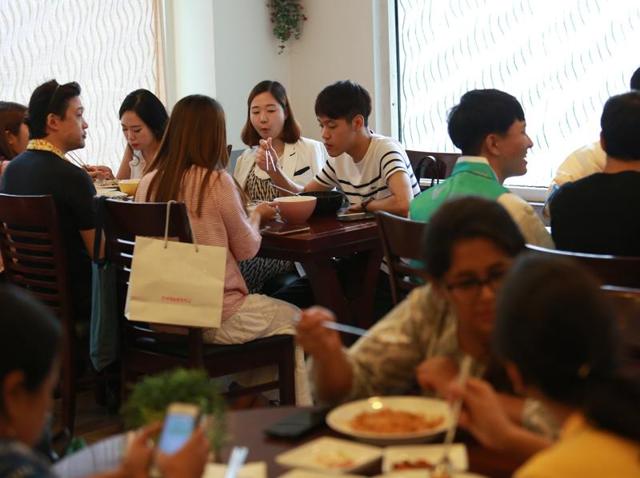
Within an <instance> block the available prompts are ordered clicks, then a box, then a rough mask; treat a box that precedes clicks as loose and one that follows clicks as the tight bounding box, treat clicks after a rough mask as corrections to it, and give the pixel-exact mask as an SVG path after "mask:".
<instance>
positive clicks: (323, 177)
mask: <svg viewBox="0 0 640 478" xmlns="http://www.w3.org/2000/svg"><path fill="white" fill-rule="evenodd" d="M332 162H333V158H329V160H328V161H327V162H326V163H325V164H324V166H323V167H322V169H321V170H320V171H318V174H316V181H318V182H319V183H320V184H322V185H324V186H326V187H328V188H334V187H339V184H338V176H337V174H336V170H335V168H334V167H333V165H332V164H331V163H332Z"/></svg>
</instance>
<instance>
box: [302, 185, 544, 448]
mask: <svg viewBox="0 0 640 478" xmlns="http://www.w3.org/2000/svg"><path fill="white" fill-rule="evenodd" d="M423 242H424V259H425V262H426V272H427V274H428V276H429V278H430V280H429V284H428V285H425V286H422V287H419V288H417V289H415V290H414V291H413V292H412V293H411V294H410V295H409V296H408V297H407V298H406V299H405V300H404V301H403V302H402V303H400V304H399V305H398V306H396V307H395V308H394V309H393V310H392V311H391V312H389V314H387V316H386V317H385V318H383V319H382V320H381V321H380V322H378V323H377V324H376V325H375V326H374V327H373V328H372V329H371V330H370V331H369V334H368V335H367V336H366V337H363V338H361V339H360V340H359V341H358V342H356V343H355V344H354V345H353V346H352V347H351V348H350V349H349V350H348V351H345V350H344V349H343V348H342V344H341V341H340V337H339V335H338V334H337V333H336V332H335V331H333V330H329V329H327V328H325V327H323V326H322V322H325V321H329V320H335V318H334V316H333V314H332V313H331V312H329V311H328V310H326V309H322V308H319V307H314V308H311V309H308V310H306V311H304V312H303V314H302V318H301V320H300V323H299V324H298V327H297V334H298V341H299V343H300V344H302V346H303V347H304V349H305V351H306V352H307V353H309V354H310V355H311V356H312V357H313V372H312V374H313V375H312V378H313V382H314V384H315V389H316V393H317V396H318V398H319V399H320V400H323V401H329V402H337V401H345V400H349V399H355V398H364V397H369V396H372V395H390V394H404V393H409V392H411V391H413V389H415V388H416V385H418V386H419V387H420V389H422V390H423V391H426V392H431V393H432V392H434V391H435V392H437V393H439V394H441V395H443V394H444V393H445V392H446V391H447V390H448V387H449V385H450V384H451V382H452V381H453V380H454V378H455V376H456V375H457V371H458V363H459V361H460V359H461V358H462V357H463V356H464V355H470V356H471V357H472V359H473V363H472V368H471V373H472V375H474V376H484V375H485V374H486V373H487V371H488V364H489V363H490V362H491V351H490V337H491V332H492V330H493V324H494V318H495V301H496V291H497V289H498V288H499V287H500V284H501V282H502V278H503V277H504V275H505V274H506V273H507V272H508V270H509V268H510V267H511V263H512V261H513V259H514V258H515V256H516V255H517V254H518V253H520V252H521V251H522V250H523V248H524V240H523V238H522V235H521V234H520V231H519V229H518V227H517V226H516V225H515V223H514V222H513V221H512V219H511V218H510V216H509V214H508V213H507V212H506V211H505V210H504V209H503V208H502V206H500V205H499V204H497V203H496V202H495V201H488V200H486V199H481V198H475V197H473V198H472V197H466V198H458V199H454V200H451V201H449V202H447V203H445V204H444V205H443V206H442V207H441V208H440V209H439V210H438V212H437V213H436V214H434V216H433V217H432V219H431V221H430V223H429V229H428V233H427V235H426V237H425V238H424V241H423ZM503 406H504V407H505V409H507V411H508V413H509V414H510V416H511V417H512V419H513V420H514V421H517V422H519V423H521V422H522V420H523V418H522V417H523V416H524V415H526V420H527V422H530V421H531V420H535V421H540V422H542V423H545V424H546V421H545V420H544V419H541V418H540V414H539V412H536V413H534V412H533V408H534V407H531V409H532V410H531V412H529V405H527V407H526V408H527V413H524V410H523V403H522V401H519V400H517V399H514V398H512V397H509V396H507V395H505V396H504V397H503ZM531 427H532V428H535V426H534V424H533V423H531ZM545 444H546V441H544V440H542V441H541V444H540V446H544V445H545Z"/></svg>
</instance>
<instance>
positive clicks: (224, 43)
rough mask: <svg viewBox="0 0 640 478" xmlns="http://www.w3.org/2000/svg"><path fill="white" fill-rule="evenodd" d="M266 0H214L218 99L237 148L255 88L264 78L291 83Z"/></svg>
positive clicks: (240, 146)
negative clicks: (279, 51) (273, 30)
mask: <svg viewBox="0 0 640 478" xmlns="http://www.w3.org/2000/svg"><path fill="white" fill-rule="evenodd" d="M183 1H185V0H183ZM189 1H191V0H189ZM266 3H267V2H266V0H213V5H214V7H213V15H214V33H215V58H216V64H215V82H216V93H217V97H216V98H217V99H218V101H220V102H221V103H222V106H223V107H224V110H225V113H226V115H227V136H228V138H227V141H228V142H229V143H230V144H233V148H234V149H240V148H242V147H244V145H243V144H242V141H241V140H240V131H241V130H242V126H243V125H244V123H245V121H246V118H247V106H246V104H247V97H248V95H249V92H250V91H251V89H252V88H253V87H254V86H255V85H256V84H257V83H258V82H260V81H262V80H277V81H280V82H281V83H282V84H284V85H285V87H286V86H287V85H289V84H290V82H291V81H290V67H289V58H288V57H287V56H285V55H278V53H277V51H278V44H277V41H276V39H275V38H274V36H273V34H272V33H271V23H270V21H269V15H268V10H267V6H266Z"/></svg>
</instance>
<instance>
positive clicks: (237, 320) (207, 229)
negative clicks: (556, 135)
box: [136, 95, 310, 404]
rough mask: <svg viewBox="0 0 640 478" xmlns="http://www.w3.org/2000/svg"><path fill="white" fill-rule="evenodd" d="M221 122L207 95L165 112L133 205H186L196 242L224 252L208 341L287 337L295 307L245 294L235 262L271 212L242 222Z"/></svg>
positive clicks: (303, 384) (300, 388)
mask: <svg viewBox="0 0 640 478" xmlns="http://www.w3.org/2000/svg"><path fill="white" fill-rule="evenodd" d="M225 131H226V125H225V117H224V111H223V109H222V106H220V104H219V103H218V102H217V101H216V100H214V99H213V98H210V97H208V96H203V95H191V96H187V97H185V98H183V99H181V100H180V101H179V102H178V103H176V105H175V106H174V108H173V111H172V113H171V117H170V118H169V123H168V124H167V129H166V131H165V134H164V137H163V139H162V143H161V144H160V148H159V150H158V153H157V156H156V159H155V161H154V163H153V169H152V171H151V172H149V173H148V174H146V175H145V176H144V177H143V178H142V180H141V181H140V185H139V186H138V190H137V193H136V200H137V201H169V200H172V199H173V200H177V201H182V202H184V203H185V204H186V206H187V210H188V212H189V219H190V221H191V228H192V231H193V234H194V235H195V238H196V240H197V241H198V243H199V244H207V245H212V246H221V247H225V248H227V263H226V272H225V284H224V300H223V308H222V323H221V324H220V327H219V328H211V329H205V331H204V334H203V335H204V339H205V341H207V342H209V343H216V344H238V343H245V342H248V341H251V340H254V339H257V338H261V337H268V336H271V335H279V334H294V333H295V332H294V325H293V321H294V317H295V316H296V315H297V314H298V313H299V309H298V308H297V307H295V306H294V305H291V304H288V303H287V302H283V301H280V300H277V299H273V298H271V297H267V296H264V295H259V294H249V292H248V290H247V285H246V284H245V282H244V279H243V278H242V275H241V274H240V269H239V268H238V261H240V260H245V259H250V258H252V257H254V256H255V255H256V254H257V252H258V249H260V242H261V236H260V230H259V228H260V224H261V223H263V222H265V221H267V220H269V219H271V218H273V216H274V214H275V210H274V209H273V208H272V207H271V206H269V205H268V204H267V203H262V204H259V205H258V206H257V207H256V209H255V210H254V211H253V212H252V213H251V214H249V215H248V216H247V213H246V212H245V209H244V206H243V202H242V199H241V193H240V190H239V188H238V187H237V185H236V183H235V181H234V180H233V178H232V177H231V175H229V174H228V173H227V171H226V167H227V164H228V161H229V157H228V154H227V138H226V132H225ZM273 373H274V371H273V370H257V371H256V372H252V373H249V374H239V375H237V376H236V377H235V379H236V380H237V381H238V382H239V383H241V384H243V385H249V384H253V383H261V382H264V381H268V379H269V378H273ZM296 402H297V403H298V404H309V403H310V395H309V390H308V383H307V374H306V369H305V366H304V356H303V353H302V351H301V350H300V349H299V348H298V347H296Z"/></svg>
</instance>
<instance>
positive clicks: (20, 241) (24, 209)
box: [0, 194, 72, 327]
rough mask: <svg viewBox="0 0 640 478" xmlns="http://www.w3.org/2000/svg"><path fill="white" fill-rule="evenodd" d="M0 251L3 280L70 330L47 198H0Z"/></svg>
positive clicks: (63, 271) (56, 231) (62, 260)
mask: <svg viewBox="0 0 640 478" xmlns="http://www.w3.org/2000/svg"><path fill="white" fill-rule="evenodd" d="M0 250H1V251H2V260H3V262H4V268H5V274H6V277H7V280H8V281H9V282H11V283H13V284H15V285H17V286H19V287H22V288H24V289H27V290H29V291H30V292H31V293H32V295H34V296H35V297H37V298H38V299H39V300H41V301H42V302H44V303H45V304H47V305H48V306H49V307H51V309H52V310H53V311H54V313H55V314H56V315H57V316H58V317H59V318H60V319H62V320H63V322H65V323H66V324H68V326H69V327H70V326H71V325H70V323H71V314H72V312H71V311H72V308H71V297H70V293H69V288H68V276H67V256H66V252H65V248H64V245H63V238H62V234H61V230H60V224H59V220H58V213H57V210H56V205H55V202H54V201H53V198H52V197H51V196H48V195H47V196H15V195H11V194H0Z"/></svg>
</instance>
